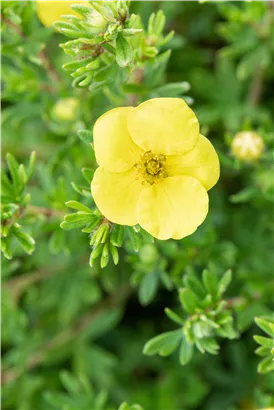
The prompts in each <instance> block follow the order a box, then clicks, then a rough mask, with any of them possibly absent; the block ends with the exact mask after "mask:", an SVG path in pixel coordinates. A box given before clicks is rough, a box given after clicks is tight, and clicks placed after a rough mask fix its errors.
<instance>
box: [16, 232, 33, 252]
mask: <svg viewBox="0 0 274 410" xmlns="http://www.w3.org/2000/svg"><path fill="white" fill-rule="evenodd" d="M14 235H15V236H16V238H17V240H18V242H19V243H20V245H21V246H22V248H23V249H24V251H25V252H27V253H28V254H29V255H31V254H32V252H33V251H34V249H35V240H34V239H33V238H32V237H31V236H30V235H28V234H26V233H24V232H21V231H18V230H15V231H14Z"/></svg>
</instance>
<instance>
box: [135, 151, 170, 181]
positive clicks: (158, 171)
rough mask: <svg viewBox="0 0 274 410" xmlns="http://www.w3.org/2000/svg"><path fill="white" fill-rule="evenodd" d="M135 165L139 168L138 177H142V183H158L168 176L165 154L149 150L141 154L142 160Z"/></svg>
mask: <svg viewBox="0 0 274 410" xmlns="http://www.w3.org/2000/svg"><path fill="white" fill-rule="evenodd" d="M135 167H136V168H137V176H136V178H137V179H140V178H142V184H150V185H153V184H157V183H159V182H161V181H162V180H163V179H164V178H166V177H167V171H166V157H165V155H161V154H160V155H158V154H153V153H152V152H151V151H147V152H145V153H144V154H143V155H142V156H141V161H140V162H138V163H137V164H136V165H135Z"/></svg>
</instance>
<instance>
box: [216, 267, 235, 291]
mask: <svg viewBox="0 0 274 410" xmlns="http://www.w3.org/2000/svg"><path fill="white" fill-rule="evenodd" d="M231 279H232V272H231V270H230V269H229V270H227V271H226V272H225V273H224V275H223V277H222V278H221V280H220V281H219V283H218V296H219V297H221V296H222V294H223V293H224V292H225V291H226V289H227V288H228V286H229V284H230V282H231Z"/></svg>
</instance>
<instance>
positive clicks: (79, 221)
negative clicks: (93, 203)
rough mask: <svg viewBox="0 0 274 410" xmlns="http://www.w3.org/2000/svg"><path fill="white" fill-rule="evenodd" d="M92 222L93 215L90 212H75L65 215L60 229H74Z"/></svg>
mask: <svg viewBox="0 0 274 410" xmlns="http://www.w3.org/2000/svg"><path fill="white" fill-rule="evenodd" d="M91 222H94V215H93V214H92V213H90V212H82V211H80V212H77V213H75V214H69V215H65V217H64V221H63V222H62V223H61V225H60V226H61V228H62V229H75V228H80V227H82V226H85V225H87V224H88V223H91Z"/></svg>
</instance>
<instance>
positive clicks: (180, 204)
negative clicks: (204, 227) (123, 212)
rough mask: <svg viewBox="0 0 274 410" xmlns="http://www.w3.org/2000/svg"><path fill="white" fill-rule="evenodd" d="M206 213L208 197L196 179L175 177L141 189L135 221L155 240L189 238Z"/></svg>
mask: <svg viewBox="0 0 274 410" xmlns="http://www.w3.org/2000/svg"><path fill="white" fill-rule="evenodd" d="M207 212H208V195H207V192H206V190H205V188H204V187H203V186H202V185H201V184H200V182H199V181H197V179H194V178H192V177H188V176H175V177H169V178H166V179H164V181H163V182H161V183H159V184H155V185H152V186H150V187H147V188H144V190H143V191H142V192H141V195H140V198H139V201H138V204H137V216H138V222H139V224H140V225H141V227H142V228H144V229H145V230H146V231H147V232H149V233H150V234H151V235H152V236H154V237H155V238H158V239H169V238H173V239H181V238H184V237H185V236H188V235H191V234H192V233H193V232H194V231H195V230H196V229H197V227H198V226H199V225H201V223H202V222H203V221H204V219H205V217H206V215H207Z"/></svg>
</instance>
